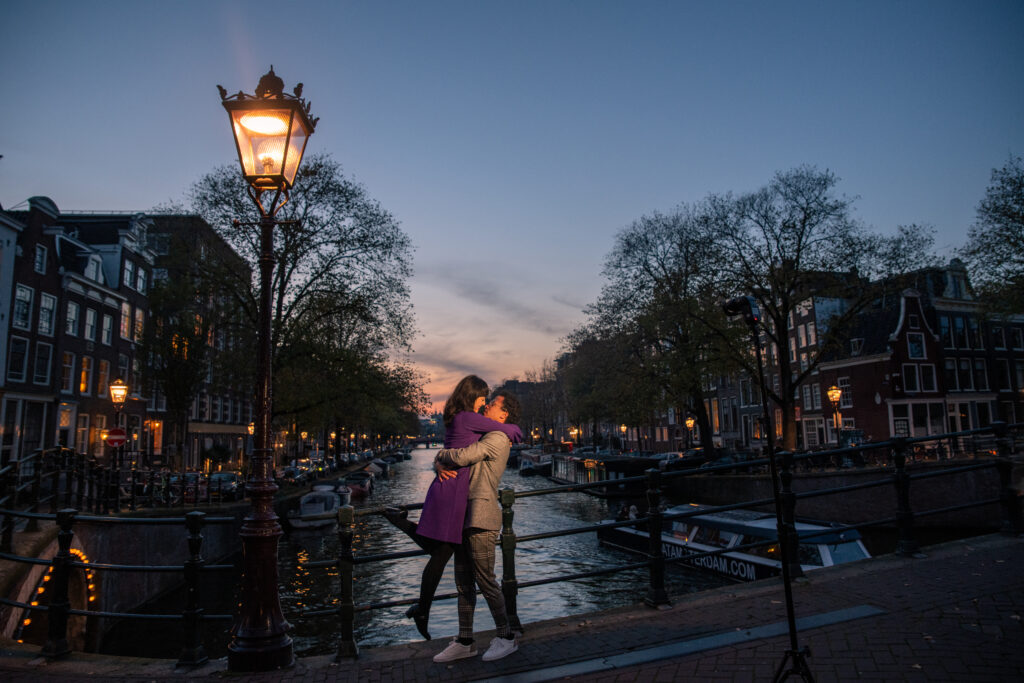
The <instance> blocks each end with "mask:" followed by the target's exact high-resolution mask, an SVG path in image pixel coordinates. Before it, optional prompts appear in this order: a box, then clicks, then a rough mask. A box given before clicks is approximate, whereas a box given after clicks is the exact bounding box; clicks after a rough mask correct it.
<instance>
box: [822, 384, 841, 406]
mask: <svg viewBox="0 0 1024 683" xmlns="http://www.w3.org/2000/svg"><path fill="white" fill-rule="evenodd" d="M825 393H826V394H827V395H828V400H829V401H830V402H831V403H832V405H837V404H838V403H839V399H841V398H842V397H843V390H842V389H840V388H839V387H837V386H836V385H835V384H833V385H832V386H830V387H829V388H828V391H826V392H825Z"/></svg>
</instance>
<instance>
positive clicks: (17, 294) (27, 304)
mask: <svg viewBox="0 0 1024 683" xmlns="http://www.w3.org/2000/svg"><path fill="white" fill-rule="evenodd" d="M32 294H33V291H32V289H31V288H30V287H26V286H25V285H17V286H16V287H15V288H14V315H13V316H12V317H11V325H12V326H14V327H17V328H18V329H20V330H27V329H29V328H31V327H32Z"/></svg>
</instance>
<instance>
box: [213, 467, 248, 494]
mask: <svg viewBox="0 0 1024 683" xmlns="http://www.w3.org/2000/svg"><path fill="white" fill-rule="evenodd" d="M208 486H209V489H210V498H211V500H241V499H242V498H244V497H245V484H244V482H243V481H242V477H240V476H239V475H238V473H237V472H214V473H213V474H211V475H210V482H209V484H208Z"/></svg>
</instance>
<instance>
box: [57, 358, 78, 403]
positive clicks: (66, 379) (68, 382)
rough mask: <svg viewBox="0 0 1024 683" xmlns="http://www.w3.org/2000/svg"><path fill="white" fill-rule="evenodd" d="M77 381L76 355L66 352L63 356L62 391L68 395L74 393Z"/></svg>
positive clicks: (61, 371)
mask: <svg viewBox="0 0 1024 683" xmlns="http://www.w3.org/2000/svg"><path fill="white" fill-rule="evenodd" d="M74 381H75V354H73V353H71V352H70V351H65V352H64V354H63V355H62V356H61V370H60V390H61V391H63V392H64V393H66V394H70V393H71V392H72V391H74V386H73V383H74Z"/></svg>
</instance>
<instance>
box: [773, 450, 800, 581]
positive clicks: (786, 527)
mask: <svg viewBox="0 0 1024 683" xmlns="http://www.w3.org/2000/svg"><path fill="white" fill-rule="evenodd" d="M776 455H777V456H778V457H779V502H780V503H781V504H782V533H784V534H785V535H786V545H785V547H786V549H787V551H788V552H787V556H786V557H784V558H783V561H784V562H788V563H789V578H790V579H799V578H803V576H804V570H803V569H801V568H800V554H799V548H800V537H799V535H798V534H797V533H796V494H795V493H793V454H792V453H790V452H789V451H779V452H778V453H777V454H776ZM779 547H780V548H781V547H783V546H782V545H781V544H780V545H779Z"/></svg>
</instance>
